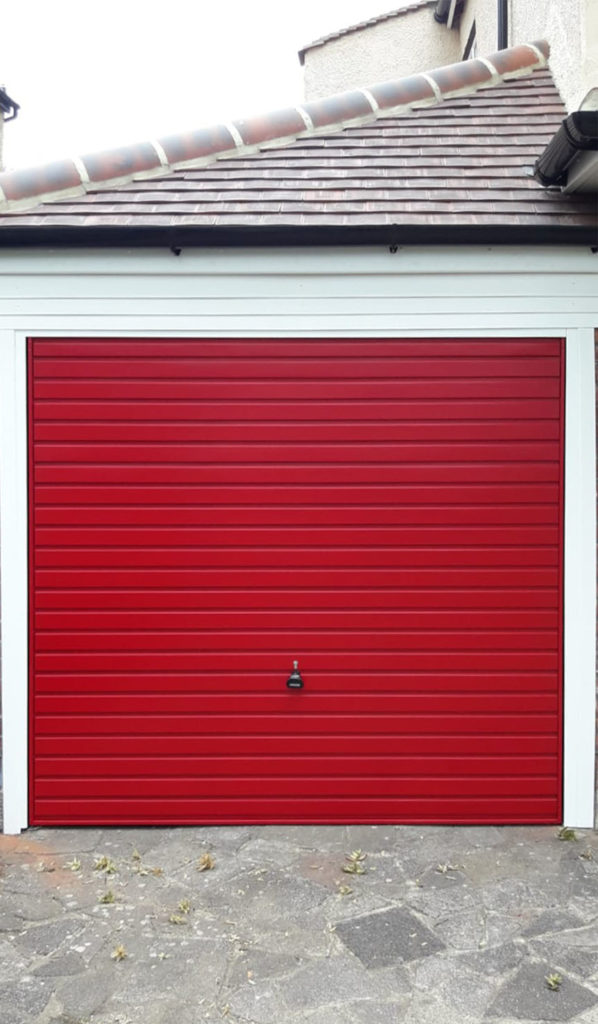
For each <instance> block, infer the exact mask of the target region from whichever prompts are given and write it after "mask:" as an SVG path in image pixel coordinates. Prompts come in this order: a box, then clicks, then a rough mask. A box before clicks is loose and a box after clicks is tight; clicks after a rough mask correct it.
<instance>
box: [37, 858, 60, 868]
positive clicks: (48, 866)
mask: <svg viewBox="0 0 598 1024" xmlns="http://www.w3.org/2000/svg"><path fill="white" fill-rule="evenodd" d="M37 870H38V871H56V867H55V865H54V864H46V862H45V861H44V860H40V862H39V864H38V865H37Z"/></svg>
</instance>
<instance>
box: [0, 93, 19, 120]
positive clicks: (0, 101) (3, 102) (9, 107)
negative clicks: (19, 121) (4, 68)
mask: <svg viewBox="0 0 598 1024" xmlns="http://www.w3.org/2000/svg"><path fill="white" fill-rule="evenodd" d="M20 109H21V108H20V106H19V104H18V103H15V101H14V100H11V98H10V96H9V95H8V93H7V92H6V90H5V89H3V88H1V87H0V110H1V111H2V114H3V115H4V122H5V123H6V122H7V121H14V119H15V117H16V116H17V114H18V112H19V110H20ZM7 115H8V117H7Z"/></svg>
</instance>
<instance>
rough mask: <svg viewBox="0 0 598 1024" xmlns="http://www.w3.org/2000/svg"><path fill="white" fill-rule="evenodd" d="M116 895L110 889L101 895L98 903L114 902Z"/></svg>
mask: <svg viewBox="0 0 598 1024" xmlns="http://www.w3.org/2000/svg"><path fill="white" fill-rule="evenodd" d="M114 900H115V896H114V893H113V892H112V889H108V890H107V891H106V892H105V893H104V895H103V896H100V898H99V900H98V903H114Z"/></svg>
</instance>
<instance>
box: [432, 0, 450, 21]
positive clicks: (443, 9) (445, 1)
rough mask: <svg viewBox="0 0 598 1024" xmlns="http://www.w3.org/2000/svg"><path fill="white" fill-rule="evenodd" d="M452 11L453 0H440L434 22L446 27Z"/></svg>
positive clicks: (435, 11)
mask: <svg viewBox="0 0 598 1024" xmlns="http://www.w3.org/2000/svg"><path fill="white" fill-rule="evenodd" d="M450 9H451V0H438V3H437V4H436V8H435V10H434V21H438V22H439V23H440V24H441V25H446V23H447V21H448V16H449V11H450Z"/></svg>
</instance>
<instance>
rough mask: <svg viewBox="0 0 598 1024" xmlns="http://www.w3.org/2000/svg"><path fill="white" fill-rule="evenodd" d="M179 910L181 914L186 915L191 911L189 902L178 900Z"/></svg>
mask: <svg viewBox="0 0 598 1024" xmlns="http://www.w3.org/2000/svg"><path fill="white" fill-rule="evenodd" d="M179 910H180V912H181V914H188V913H189V911H190V910H191V904H190V903H189V900H179Z"/></svg>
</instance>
